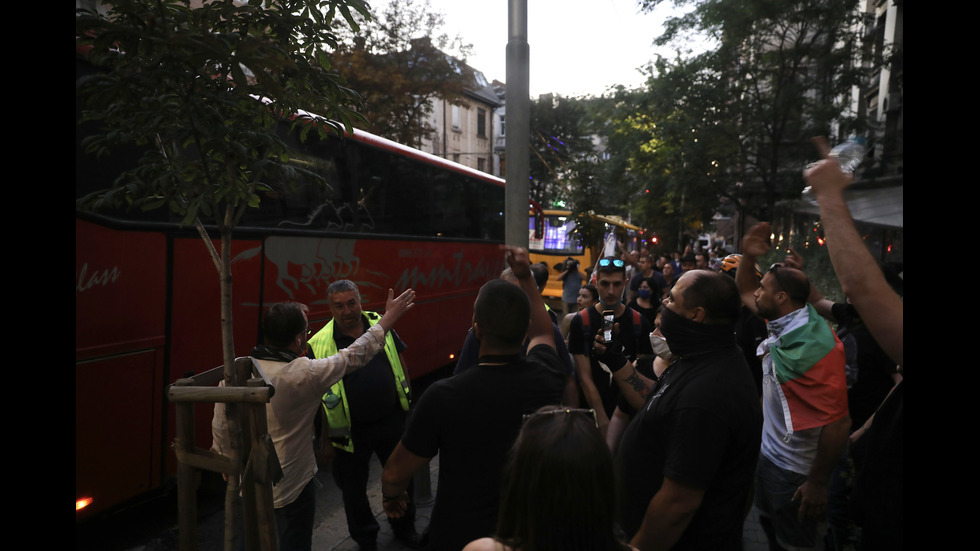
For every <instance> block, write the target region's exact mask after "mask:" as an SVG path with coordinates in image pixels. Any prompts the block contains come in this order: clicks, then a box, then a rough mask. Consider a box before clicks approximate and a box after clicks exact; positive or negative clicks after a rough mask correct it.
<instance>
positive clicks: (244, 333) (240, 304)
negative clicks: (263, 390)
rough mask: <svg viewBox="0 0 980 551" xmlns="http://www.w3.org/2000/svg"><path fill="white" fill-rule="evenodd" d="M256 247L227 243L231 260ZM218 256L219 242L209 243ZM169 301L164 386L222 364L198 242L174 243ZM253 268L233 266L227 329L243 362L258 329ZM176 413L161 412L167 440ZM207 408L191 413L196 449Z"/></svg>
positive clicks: (171, 461) (214, 293) (209, 278)
mask: <svg viewBox="0 0 980 551" xmlns="http://www.w3.org/2000/svg"><path fill="white" fill-rule="evenodd" d="M259 243H260V242H259V241H244V240H243V241H237V240H236V241H233V242H232V258H234V257H235V255H236V254H238V253H240V252H241V251H243V250H246V249H251V248H254V247H257V246H258V245H259ZM214 244H215V247H216V248H217V249H218V250H219V251H220V250H221V249H220V248H221V243H220V241H215V242H214ZM173 248H174V259H173V271H174V275H173V298H172V304H171V314H172V320H171V346H170V374H169V382H170V383H172V382H174V381H176V380H177V379H179V378H181V377H184V376H185V374H188V373H190V372H193V373H195V374H197V373H203V372H205V371H207V370H209V369H212V368H215V367H218V366H220V365H221V364H222V361H223V360H222V351H221V291H220V280H219V277H218V271H217V269H216V268H215V265H214V262H213V261H212V260H211V256H210V255H209V254H208V251H207V248H206V247H205V245H204V242H203V241H201V239H200V238H199V237H197V238H194V237H191V238H177V239H174V245H173ZM257 268H258V266H257V265H255V266H249V265H247V264H241V263H236V262H233V263H232V266H231V274H232V303H233V305H234V306H233V310H232V323H233V326H234V341H235V342H234V344H235V356H236V357H237V356H247V355H248V354H249V352H251V350H252V347H253V346H255V338H256V332H257V330H258V324H259V314H260V313H259V298H260V297H259V272H258V269H257ZM175 415H176V410H175V409H174V407H172V406H169V405H168V407H167V419H168V425H167V426H168V427H169V429H168V440H169V439H172V438H173V435H174V422H175ZM213 415H214V405H213V404H199V405H197V406H195V408H194V417H195V424H196V429H197V430H196V441H195V443H196V444H197V446H198V447H202V448H205V449H208V448H210V447H211V418H212V416H213ZM167 466H168V468H167V472H168V473H173V472H175V471H176V457H175V456H174V454H172V453H168V454H167Z"/></svg>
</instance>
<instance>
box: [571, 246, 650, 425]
mask: <svg viewBox="0 0 980 551" xmlns="http://www.w3.org/2000/svg"><path fill="white" fill-rule="evenodd" d="M627 284H628V280H627V279H626V267H625V265H624V263H623V261H622V260H620V259H618V258H612V257H609V258H603V259H601V260H599V265H598V267H597V269H596V287H597V288H598V290H599V302H597V303H596V304H595V306H593V307H591V308H589V309H587V310H583V311H582V312H579V313H578V314H576V315H575V317H574V318H573V319H572V323H571V324H570V326H569V330H568V351H569V352H571V353H572V360H573V361H574V362H575V369H576V372H577V373H578V378H579V388H580V389H581V390H582V395H583V398H584V399H585V401H584V403H585V404H588V407H590V408H592V409H594V410H595V413H596V421H597V422H598V423H599V429H600V430H601V431H602V433H603V435H605V434H606V430H607V429H608V427H609V418H610V416H611V415H612V414H613V411H614V410H615V409H616V402H617V400H618V397H619V387H618V385H617V384H616V383H615V382H614V381H613V377H612V373H611V372H610V369H609V367H608V366H604V364H603V363H602V362H600V361H599V360H598V359H597V358H596V357H595V356H596V354H595V341H594V338H595V335H596V333H597V332H602V323H603V319H602V313H603V311H606V310H609V311H612V312H613V316H614V318H615V323H616V324H617V325H618V327H617V329H615V330H614V338H613V340H614V341H616V342H617V343H618V344H621V345H622V348H623V354H624V355H625V356H627V357H628V358H629V359H630V360H635V359H636V357H637V356H640V355H650V354H652V353H653V349H652V348H651V347H650V333H651V332H653V326H652V325H651V324H650V322H649V321H647V320H646V319H645V318H644V317H643V316H642V315H640V314H639V312H636V311H635V310H633V309H632V308H629V307H627V306H626V305H625V304H623V303H622V301H621V300H620V299H621V297H622V295H623V289H624V288H625V286H626V285H627ZM586 316H587V318H586Z"/></svg>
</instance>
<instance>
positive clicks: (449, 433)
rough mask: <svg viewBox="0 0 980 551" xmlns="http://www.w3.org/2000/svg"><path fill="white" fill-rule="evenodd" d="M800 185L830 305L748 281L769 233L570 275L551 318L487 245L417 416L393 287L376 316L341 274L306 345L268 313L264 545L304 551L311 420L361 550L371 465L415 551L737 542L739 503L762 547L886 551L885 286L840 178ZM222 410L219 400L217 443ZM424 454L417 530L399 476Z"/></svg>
mask: <svg viewBox="0 0 980 551" xmlns="http://www.w3.org/2000/svg"><path fill="white" fill-rule="evenodd" d="M817 145H818V147H820V148H821V151H822V152H823V153H824V154H826V152H827V147H826V142H825V141H818V142H817ZM805 178H806V179H807V183H808V184H809V185H810V186H811V188H812V190H813V192H814V194H815V196H816V197H817V199H818V200H819V204H820V210H821V217H822V221H823V226H824V229H825V232H826V238H827V247H828V250H829V252H830V258H831V261H832V263H833V266H834V269H835V272H836V274H837V277H838V279H839V281H840V283H841V287H842V289H843V291H844V293H845V294H846V296H847V302H846V303H839V304H835V303H833V302H831V301H829V300H827V299H825V298H824V297H823V296H822V294H821V293H820V291H819V290H818V289H816V288H815V286H814V285H812V284H811V283H810V281H809V279H808V278H807V276H806V273H805V271H804V266H803V262H802V259H801V258H800V257H799V256H798V255H796V254H795V253H793V252H792V251H791V252H790V253H789V254H788V255H787V257H786V259H785V260H784V261H783V262H780V263H776V264H773V265H772V266H771V267H770V268H769V269H768V270H766V271H765V272H764V273H763V272H762V270H760V269H758V266H757V260H758V259H759V258H760V257H762V256H765V255H767V254H768V253H769V251H770V249H769V247H770V245H769V241H768V238H769V234H770V232H771V228H770V227H769V225H768V224H766V223H762V224H759V225H757V226H756V227H754V228H752V230H751V231H750V232H749V233H748V235H747V236H746V237H745V238H744V240H743V242H742V243H741V255H735V254H730V255H720V254H716V252H715V251H704V252H698V253H691V254H678V255H675V258H674V259H669V258H666V257H660V258H656V257H653V256H650V255H648V254H635V255H633V254H630V253H624V255H623V256H622V257H607V258H603V259H601V260H600V261H599V262H598V263H597V265H596V266H595V274H594V275H595V278H594V280H595V284H594V285H591V284H588V283H586V281H587V279H586V278H584V277H583V276H582V273H580V272H579V267H578V266H577V265H576V264H568V263H566V265H565V266H564V270H563V271H562V272H561V276H560V277H561V278H562V280H563V282H565V283H566V285H569V286H571V287H574V292H571V291H570V292H569V293H567V294H566V295H564V296H563V302H564V303H565V312H564V313H563V315H562V316H560V317H559V316H557V315H556V314H555V313H553V312H551V311H550V310H549V309H548V308H547V307H546V305H545V303H544V301H543V299H542V297H541V290H542V289H543V287H544V281H543V280H542V277H541V275H540V274H541V269H540V268H536V267H535V266H533V265H532V264H531V262H530V259H529V256H528V253H527V251H526V250H523V249H520V248H513V247H507V248H505V251H504V257H505V260H506V263H507V265H508V268H507V269H506V270H505V271H504V273H502V274H501V277H500V279H497V280H494V281H491V282H489V283H487V284H486V285H484V286H483V288H481V290H480V292H479V295H478V297H477V300H476V302H475V303H474V306H473V324H472V328H471V330H470V332H469V334H468V336H467V339H466V343H465V345H464V353H463V354H462V355H461V358H460V363H459V364H458V365H457V368H456V371H455V373H454V375H453V376H452V377H450V378H447V379H443V380H440V381H438V382H436V383H434V384H433V385H432V386H431V387H430V388H428V389H427V391H426V392H425V393H424V394H423V395H422V396H421V398H420V399H419V400H418V401H417V402H416V403H414V404H412V403H411V394H410V392H409V388H410V385H409V382H408V378H407V371H406V369H405V366H404V361H403V359H401V357H400V354H401V351H402V350H404V349H405V347H406V345H405V343H402V342H401V340H400V339H399V338H398V337H397V334H396V333H395V332H394V330H393V328H392V326H393V324H394V323H395V322H396V321H397V320H398V319H399V318H400V317H401V316H402V315H403V314H404V313H405V312H407V311H408V310H409V309H411V307H412V301H413V300H414V293H413V292H412V291H411V290H409V291H406V292H405V293H403V294H402V295H401V296H399V297H397V298H396V297H394V296H393V293H389V300H388V304H387V307H386V311H385V314H384V315H383V316H380V315H377V314H374V313H370V312H364V311H362V310H361V308H360V297H359V294H358V292H357V289H356V286H353V283H351V282H343V281H342V282H337V283H335V284H334V285H331V287H330V290H328V297H327V298H328V302H329V304H330V307H331V311H332V312H333V315H334V321H332V322H331V323H330V324H328V326H327V327H325V328H324V329H323V330H321V331H320V332H319V333H317V334H316V335H315V336H313V337H311V338H310V339H309V342H307V330H306V329H307V324H306V315H305V308H304V307H302V305H295V304H290V305H285V306H278V305H277V306H276V307H273V308H272V309H270V311H269V312H268V313H267V314H266V316H265V320H264V324H265V325H264V326H265V341H266V342H265V344H264V345H262V346H260V347H257V348H256V350H255V351H253V356H254V357H256V358H257V359H258V360H259V362H260V364H261V365H262V367H263V369H264V370H265V372H266V374H267V375H268V376H269V377H270V380H271V381H272V382H273V384H274V385H276V394H275V396H274V397H273V399H272V402H270V404H269V405H268V408H267V415H268V417H269V430H270V434H271V436H272V439H273V442H274V444H275V447H276V452H277V454H278V455H279V459H280V462H281V463H282V465H283V472H284V474H285V477H284V479H283V481H282V482H280V483H279V484H278V485H276V486H275V487H274V489H273V491H274V498H275V507H276V512H277V524H278V528H279V530H280V534H281V540H280V548H281V549H309V548H310V537H311V534H312V518H313V517H312V512H313V506H314V504H313V503H312V501H311V500H312V494H311V493H310V490H309V488H310V484H311V480H312V478H313V475H314V474H315V473H316V461H315V459H314V454H313V433H314V430H313V423H314V421H313V419H314V417H315V415H314V414H315V413H316V412H318V411H321V412H322V414H321V415H322V419H321V421H320V422H321V423H322V424H323V427H322V430H321V431H320V433H322V434H323V435H324V439H325V440H326V441H328V442H329V443H331V444H332V445H333V446H335V447H336V448H337V450H336V451H335V457H334V459H333V469H334V476H335V478H336V479H337V483H338V486H339V487H340V488H341V490H342V492H343V497H344V506H345V511H346V514H347V519H348V528H349V530H350V533H351V536H352V538H353V539H355V540H356V541H357V543H358V544H359V546H360V548H361V549H374V548H376V547H377V541H376V538H377V533H378V529H379V528H378V525H377V522H375V521H374V519H373V516H372V515H371V514H370V504H369V503H367V498H366V497H365V485H366V474H365V473H366V466H367V463H368V461H369V460H370V458H371V457H372V456H376V457H377V458H378V460H380V461H381V463H382V464H383V465H384V470H383V474H382V483H381V494H382V503H381V506H382V508H383V510H384V512H385V514H386V516H387V517H388V520H389V522H390V523H391V526H392V530H393V532H394V534H395V537H396V538H398V539H400V540H402V541H404V542H405V543H406V544H407V545H409V546H410V547H414V548H417V547H422V548H428V549H433V550H437V551H457V550H460V549H465V550H466V551H483V550H486V551H490V550H507V551H557V550H576V549H582V550H617V551H628V550H643V551H647V550H654V549H703V550H733V551H735V550H740V549H741V548H742V526H743V524H744V521H745V518H746V515H747V514H748V513H749V511H750V510H752V505H753V504H754V505H755V507H756V509H755V510H757V511H759V512H760V513H761V515H762V518H761V522H762V525H763V527H764V529H765V530H766V533H767V535H768V537H769V542H770V547H771V548H772V549H824V548H825V547H826V548H831V549H844V548H851V549H865V550H874V549H902V548H903V539H904V538H903V524H902V486H903V484H902V475H903V461H902V453H903V451H902V443H903V436H902V435H903V403H902V398H903V383H902V375H903V365H904V364H903V345H902V343H903V321H902V316H903V305H902V299H901V297H900V295H899V293H900V288H899V290H898V292H896V290H895V288H894V286H895V284H896V281H895V280H892V281H889V279H888V278H887V277H886V274H885V273H884V272H883V271H882V270H881V269H880V268H879V267H878V264H877V263H876V262H875V261H874V259H873V258H872V256H871V254H870V252H869V251H868V249H867V248H866V247H865V245H864V242H863V240H862V239H861V237H860V235H859V234H858V233H857V230H856V229H855V226H854V223H853V220H852V219H851V217H850V213H849V212H848V210H847V206H846V203H845V202H844V200H843V189H844V188H845V187H846V185H847V184H848V183H849V181H850V175H848V174H845V173H843V172H842V171H841V170H840V167H839V165H838V164H837V163H836V161H834V160H828V159H825V160H823V161H821V162H818V163H815V164H814V165H812V166H810V167H809V168H808V169H807V171H806V173H805ZM544 268H545V270H544V274H545V276H544V279H546V278H547V270H546V268H547V267H544ZM897 284H898V285H900V280H898V283H897ZM352 286H353V287H352ZM828 320H830V321H832V322H833V323H834V324H836V327H837V329H836V332H835V331H834V329H833V328H832V326H831V325H830V323H828ZM382 351H383V352H384V353H383V354H382ZM410 408H411V409H412V415H411V416H408V415H407V414H406V413H407V411H408V410H409V409H410ZM223 413H224V412H223V410H222V409H221V408H220V404H219V407H216V410H215V420H214V435H215V439H214V442H215V443H214V448H215V450H216V451H219V452H220V451H222V449H223V447H224V446H225V442H226V435H225V432H224V431H225V424H224V417H223ZM436 455H438V456H439V467H440V468H439V480H438V486H437V495H436V500H435V505H434V507H433V510H432V515H431V520H430V523H429V525H428V526H427V527H426V528H425V530H424V531H423V534H422V535H419V533H418V531H417V530H416V527H415V526H414V497H413V488H412V480H413V476H414V475H415V473H417V472H419V471H421V470H423V469H425V468H427V465H428V463H429V461H430V460H431V459H432V458H433V457H435V456H436Z"/></svg>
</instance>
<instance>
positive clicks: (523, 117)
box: [504, 0, 531, 248]
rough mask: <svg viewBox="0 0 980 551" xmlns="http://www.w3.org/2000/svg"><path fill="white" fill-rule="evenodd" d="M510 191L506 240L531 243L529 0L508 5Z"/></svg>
mask: <svg viewBox="0 0 980 551" xmlns="http://www.w3.org/2000/svg"><path fill="white" fill-rule="evenodd" d="M507 15H508V17H507V36H508V38H507V100H506V107H507V143H506V148H505V153H506V158H507V174H506V181H507V191H506V193H505V200H504V207H505V208H504V240H505V241H506V243H507V244H508V245H512V246H517V247H524V248H527V246H528V187H529V186H528V179H529V178H530V152H529V151H528V144H529V143H530V138H529V137H530V133H531V99H530V96H531V93H530V85H529V82H530V76H529V75H530V68H529V67H530V63H529V59H530V48H529V47H528V44H527V0H508V4H507Z"/></svg>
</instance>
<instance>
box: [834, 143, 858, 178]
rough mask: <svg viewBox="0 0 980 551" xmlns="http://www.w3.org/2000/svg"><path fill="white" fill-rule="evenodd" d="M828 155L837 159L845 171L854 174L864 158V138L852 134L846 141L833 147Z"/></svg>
mask: <svg viewBox="0 0 980 551" xmlns="http://www.w3.org/2000/svg"><path fill="white" fill-rule="evenodd" d="M828 157H830V158H831V159H837V162H838V163H840V169H841V170H842V171H843V172H844V173H846V174H852V173H853V172H854V171H855V170H857V167H858V166H860V164H861V161H862V160H864V138H862V137H860V136H851V137H850V138H849V139H848V140H847V141H846V142H843V143H839V144H837V146H835V147H834V148H833V149H831V150H830V154H829V155H828Z"/></svg>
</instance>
